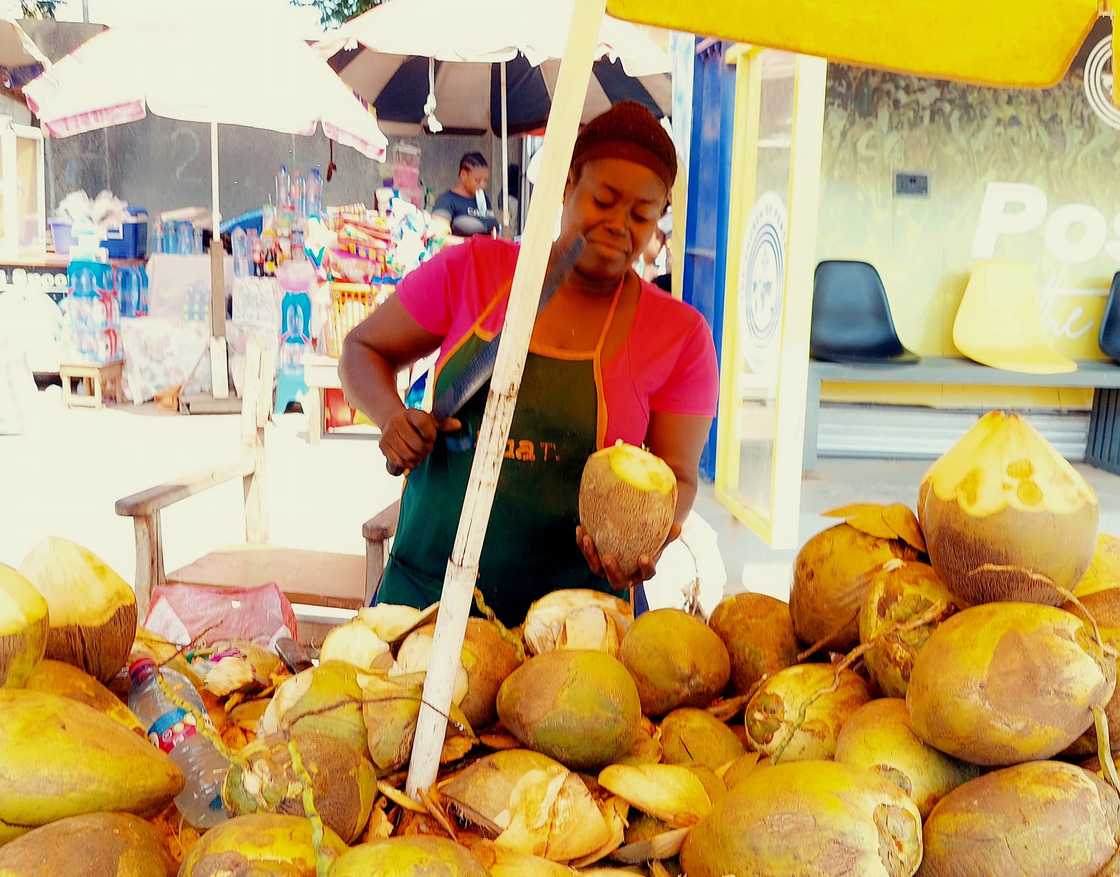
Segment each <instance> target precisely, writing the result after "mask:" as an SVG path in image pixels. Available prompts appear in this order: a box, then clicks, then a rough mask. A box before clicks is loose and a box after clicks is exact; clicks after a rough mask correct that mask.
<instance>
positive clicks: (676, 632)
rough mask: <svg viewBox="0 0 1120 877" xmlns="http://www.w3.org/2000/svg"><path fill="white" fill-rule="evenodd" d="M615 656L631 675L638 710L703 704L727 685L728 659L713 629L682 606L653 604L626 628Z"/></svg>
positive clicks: (653, 713) (647, 711)
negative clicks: (638, 703) (635, 686)
mask: <svg viewBox="0 0 1120 877" xmlns="http://www.w3.org/2000/svg"><path fill="white" fill-rule="evenodd" d="M618 658H619V660H620V661H622V663H623V664H624V665H625V666H626V669H627V670H629V671H630V675H631V676H633V677H634V683H635V684H636V685H637V686H638V697H639V698H641V701H642V712H643V713H645V714H646V715H648V716H660V715H664V714H665V713H667V712H669V711H670V710H674V709H676V708H677V707H682V706H707V705H708V704H709V703H711V702H712V701H713V700H715V698H716V697H717V696H718V695H719V693H720V692H721V691H723V689H724V688H725V687H726V686H727V680H728V679H729V678H730V677H731V659H730V658H729V657H728V654H727V647H726V646H724V644H723V640H721V639H720V638H719V636H718V635H717V634H716V632H715V631H714V630H712V629H711V628H710V627H708V625H706V624H705V623H704V622H703V621H701V620H700V619H699V618H696V617H695V616H692V615H689V614H688V613H687V612H682V611H681V610H680V609H655V610H653V611H652V612H646V613H645V614H644V615H642V616H640V617H639V618H638V619H637V620H636V621H635V622H634V623H633V624H632V625H631V627H630V630H629V631H627V633H626V636H625V638H624V639H623V640H622V646H621V647H620V648H619V651H618Z"/></svg>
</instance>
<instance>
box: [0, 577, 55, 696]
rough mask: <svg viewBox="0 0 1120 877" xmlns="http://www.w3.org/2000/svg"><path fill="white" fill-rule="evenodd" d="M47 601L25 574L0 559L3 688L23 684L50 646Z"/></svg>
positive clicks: (0, 684)
mask: <svg viewBox="0 0 1120 877" xmlns="http://www.w3.org/2000/svg"><path fill="white" fill-rule="evenodd" d="M49 629H50V621H49V620H48V618H47V601H46V600H44V599H43V597H42V595H41V594H40V593H39V592H38V591H36V590H35V587H34V586H33V585H32V584H31V582H29V581H28V580H27V579H26V578H25V577H24V576H22V575H21V574H20V573H18V572H17V571H16V570H14V569H12V568H11V567H10V566H5V565H4V564H2V563H0V688H6V687H7V688H19V687H20V686H21V685H23V684H24V683H25V682H26V681H27V677H28V676H30V675H31V672H32V670H34V669H35V665H36V664H38V663H39V662H40V661H41V660H42V659H43V654H44V653H45V652H46V649H47V632H48V630H49Z"/></svg>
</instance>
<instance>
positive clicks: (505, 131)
mask: <svg viewBox="0 0 1120 877" xmlns="http://www.w3.org/2000/svg"><path fill="white" fill-rule="evenodd" d="M506 95H507V92H506V62H505V61H503V62H502V231H503V232H505V231H506V230H507V229H508V228H509V107H508V106H507V103H506V101H507V96H506Z"/></svg>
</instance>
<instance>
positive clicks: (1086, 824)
mask: <svg viewBox="0 0 1120 877" xmlns="http://www.w3.org/2000/svg"><path fill="white" fill-rule="evenodd" d="M924 836H925V859H924V860H923V862H922V869H921V871H920V874H921V875H922V877H989V875H995V874H1015V875H1021V877H1054V875H1058V874H1060V875H1062V877H1097V875H1103V874H1105V873H1112V872H1111V871H1108V872H1106V871H1105V870H1103V869H1104V868H1105V867H1106V866H1107V865H1109V863H1110V862H1112V859H1113V856H1114V855H1115V853H1116V847H1117V840H1116V839H1117V837H1120V799H1118V798H1117V794H1116V792H1115V790H1113V789H1112V787H1111V786H1109V785H1108V784H1107V783H1105V782H1104V781H1103V780H1101V779H1100V778H1099V777H1097V776H1094V775H1093V774H1091V773H1089V772H1088V771H1086V770H1083V769H1082V768H1080V767H1076V766H1075V765H1071V764H1064V763H1061V762H1055V761H1037V762H1031V763H1027V764H1020V765H1017V766H1015V767H1009V768H1006V769H1004V770H997V771H993V772H992V773H988V774H985V775H984V776H982V777H979V778H977V779H974V780H972V781H971V782H969V783H966V784H964V785H963V786H960V787H959V788H957V789H956V790H954V791H952V792H950V793H949V794H948V795H946V796H945V797H944V798H942V799H941V801H940V802H939V803H938V804H937V806H936V807H934V808H933V812H932V813H931V814H930V815H929V817H928V819H927V820H926V823H925V830H924Z"/></svg>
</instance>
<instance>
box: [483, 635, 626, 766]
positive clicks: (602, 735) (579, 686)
mask: <svg viewBox="0 0 1120 877" xmlns="http://www.w3.org/2000/svg"><path fill="white" fill-rule="evenodd" d="M498 716H499V717H500V718H501V720H502V724H503V725H505V727H506V729H507V730H508V731H509V732H510V733H511V734H513V736H515V737H516V738H517V739H518V740H520V741H521V742H522V743H523V744H524V745H526V746H528V747H529V748H531V749H536V750H537V751H539V752H543V753H544V754H545V755H548V756H550V757H551V758H555V759H556V760H557V761H559V762H561V763H562V764H565V765H567V766H568V767H570V768H572V769H573V770H590V769H594V768H598V767H602V766H603V765H605V764H610V763H611V762H613V761H615V760H617V759H619V758H621V757H622V756H624V755H625V754H626V753H627V752H628V751H629V750H630V748H631V747H632V746H633V744H634V742H635V740H636V739H637V737H638V733H639V729H640V726H641V720H642V706H641V701H640V700H639V698H638V689H637V688H636V687H635V685H634V680H633V679H632V678H631V676H630V673H629V672H628V671H627V670H626V667H624V666H623V665H622V664H621V663H620V662H619V661H618V660H617V659H616V658H612V657H611V656H610V655H608V654H606V653H605V652H596V651H579V650H561V651H555V652H545V653H544V654H543V655H536V656H535V657H532V658H530V659H529V660H527V661H526V662H525V663H524V664H522V665H521V666H520V667H518V668H517V669H516V670H514V671H513V673H511V674H510V675H509V676H508V677H507V678H506V681H505V682H503V683H502V687H501V689H499V691H498Z"/></svg>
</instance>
